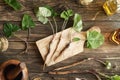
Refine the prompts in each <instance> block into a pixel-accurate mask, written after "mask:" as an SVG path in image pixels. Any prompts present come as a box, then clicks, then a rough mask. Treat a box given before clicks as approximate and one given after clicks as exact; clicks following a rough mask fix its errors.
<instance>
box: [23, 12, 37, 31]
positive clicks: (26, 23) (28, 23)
mask: <svg viewBox="0 0 120 80" xmlns="http://www.w3.org/2000/svg"><path fill="white" fill-rule="evenodd" d="M34 27H35V23H34V21H33V20H32V18H31V16H29V15H28V14H24V16H23V19H22V30H27V29H29V28H34Z"/></svg>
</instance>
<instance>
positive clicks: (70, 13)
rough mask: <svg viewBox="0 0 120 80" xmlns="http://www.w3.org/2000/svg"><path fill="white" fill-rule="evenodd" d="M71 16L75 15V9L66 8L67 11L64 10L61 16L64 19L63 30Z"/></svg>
mask: <svg viewBox="0 0 120 80" xmlns="http://www.w3.org/2000/svg"><path fill="white" fill-rule="evenodd" d="M71 16H73V11H72V10H66V11H63V12H62V13H61V15H60V17H61V18H63V19H64V22H63V26H62V30H64V29H65V27H66V25H67V22H68V20H69V18H70V17H71Z"/></svg>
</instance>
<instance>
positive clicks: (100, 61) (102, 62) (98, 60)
mask: <svg viewBox="0 0 120 80" xmlns="http://www.w3.org/2000/svg"><path fill="white" fill-rule="evenodd" d="M94 60H95V61H97V62H99V63H101V64H103V65H105V66H106V63H105V62H104V61H102V60H100V59H94Z"/></svg>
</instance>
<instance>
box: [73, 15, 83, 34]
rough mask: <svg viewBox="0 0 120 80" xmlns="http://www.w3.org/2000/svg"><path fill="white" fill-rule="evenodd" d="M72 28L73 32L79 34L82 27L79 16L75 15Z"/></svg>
mask: <svg viewBox="0 0 120 80" xmlns="http://www.w3.org/2000/svg"><path fill="white" fill-rule="evenodd" d="M73 28H74V30H75V31H77V32H80V31H81V30H82V28H83V25H82V18H81V16H80V15H79V14H77V13H76V14H75V16H74V24H73Z"/></svg>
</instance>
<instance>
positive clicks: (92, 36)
mask: <svg viewBox="0 0 120 80" xmlns="http://www.w3.org/2000/svg"><path fill="white" fill-rule="evenodd" d="M103 43H104V36H103V35H102V34H101V33H99V32H97V31H88V32H87V47H88V48H92V49H96V48H98V47H99V46H101V45H102V44H103Z"/></svg>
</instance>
